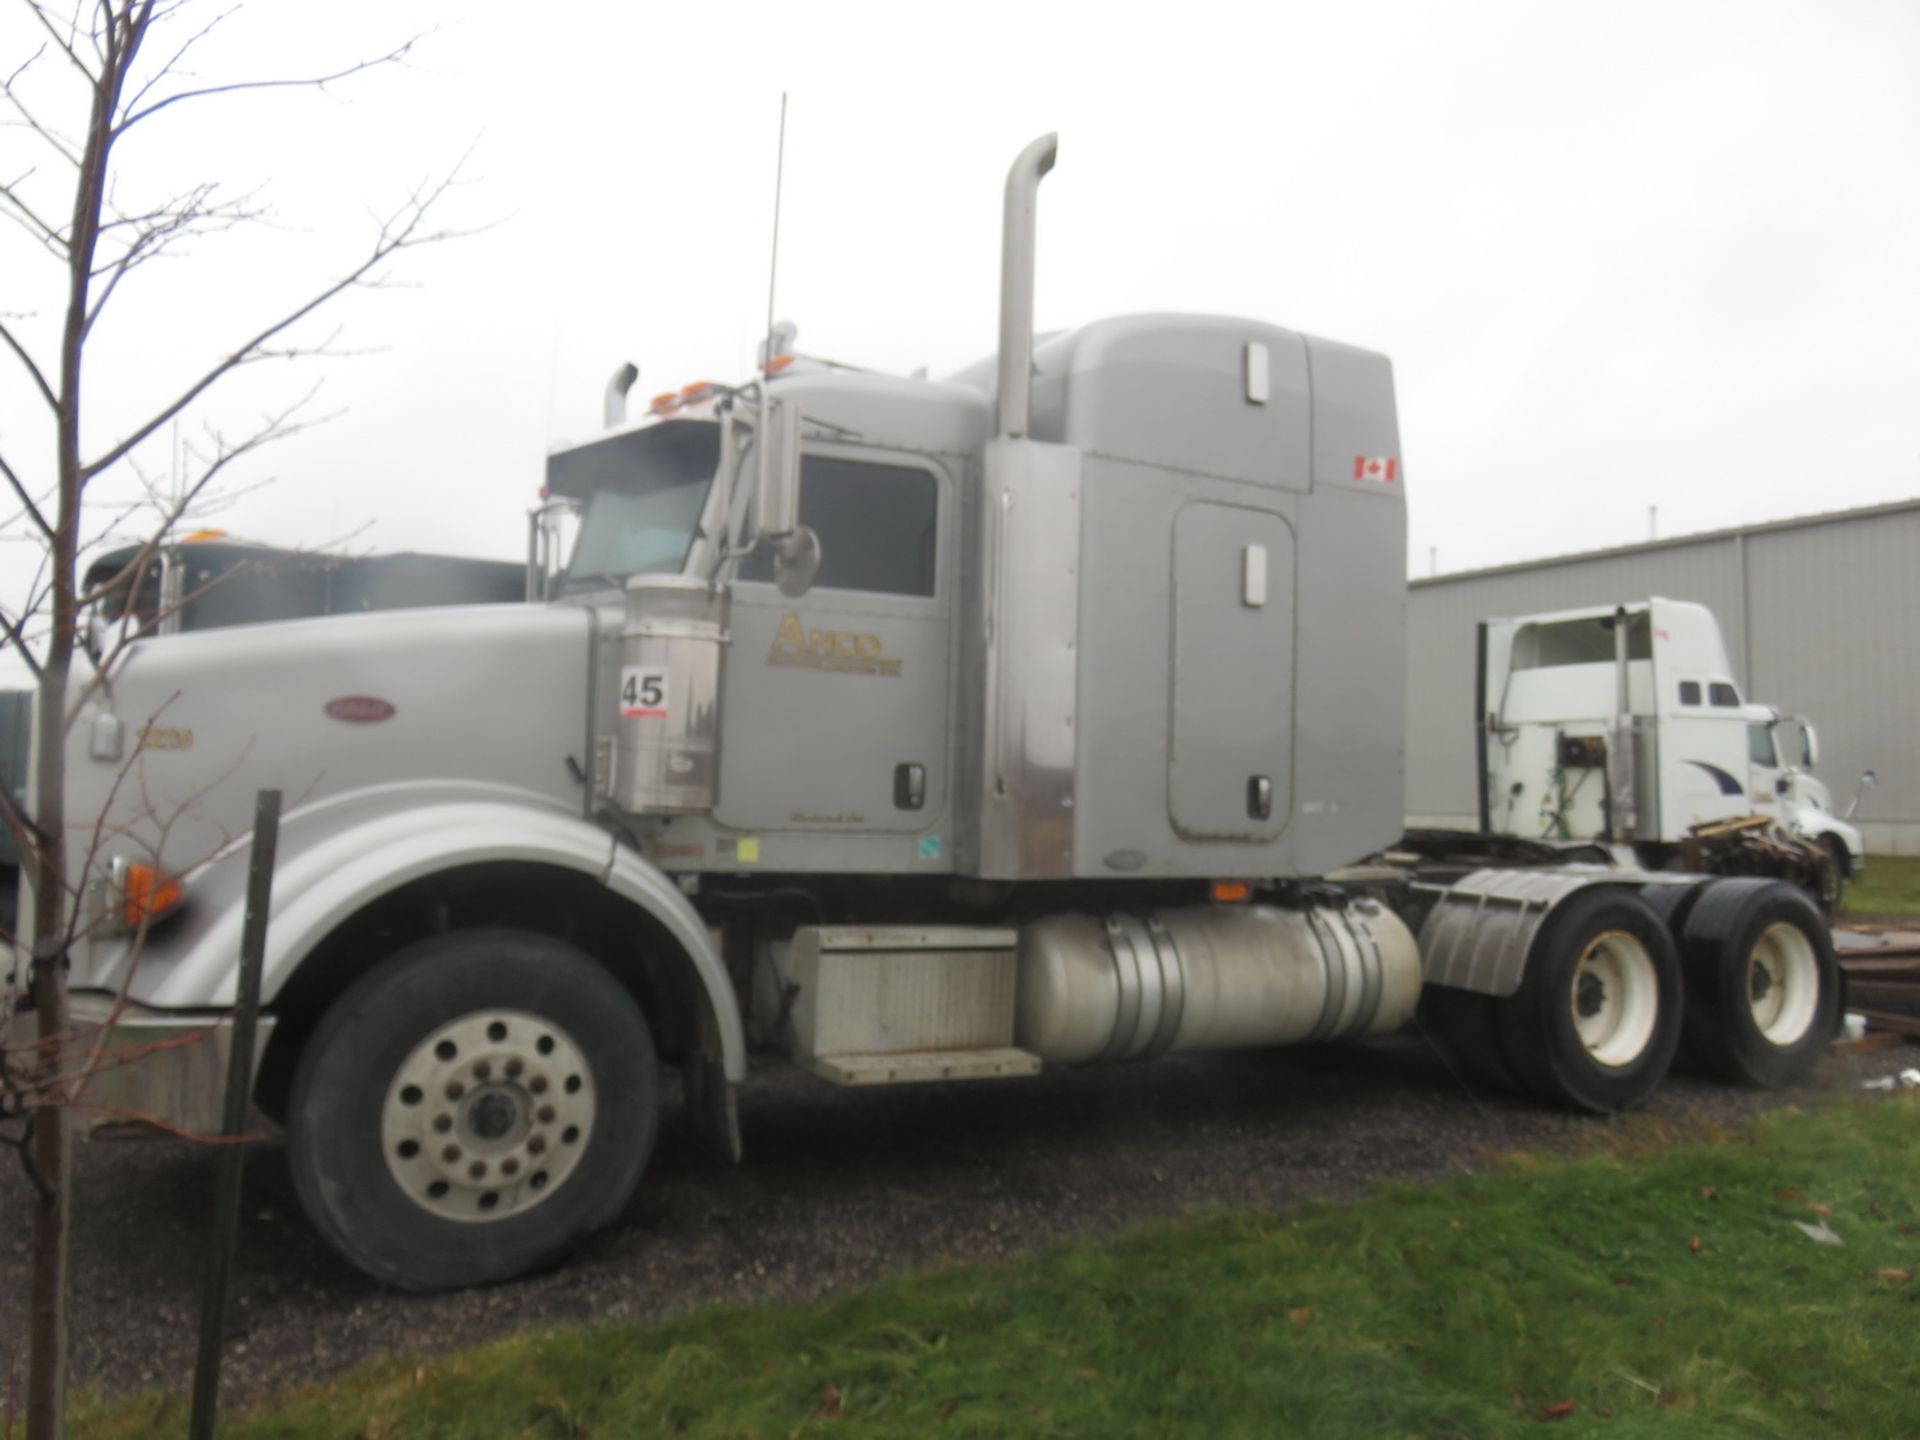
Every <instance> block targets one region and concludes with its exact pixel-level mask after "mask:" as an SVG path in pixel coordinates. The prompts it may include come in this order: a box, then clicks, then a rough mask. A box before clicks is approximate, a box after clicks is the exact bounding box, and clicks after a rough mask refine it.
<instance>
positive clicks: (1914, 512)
mask: <svg viewBox="0 0 1920 1440" xmlns="http://www.w3.org/2000/svg"><path fill="white" fill-rule="evenodd" d="M1652 595H1661V596H1665V597H1667V598H1668V599H1673V600H1697V601H1700V602H1701V603H1703V604H1705V605H1708V606H1711V607H1712V609H1713V612H1714V614H1715V615H1717V616H1718V617H1719V619H1720V630H1721V633H1722V634H1723V635H1724V636H1725V637H1726V642H1727V653H1728V656H1729V658H1730V659H1731V661H1732V664H1733V672H1734V676H1735V678H1736V679H1737V680H1738V681H1739V682H1740V686H1741V691H1742V694H1743V697H1744V698H1746V699H1748V700H1751V701H1756V702H1759V703H1761V704H1768V705H1777V706H1778V707H1780V709H1782V710H1783V711H1786V712H1788V713H1790V714H1802V715H1806V716H1808V717H1809V718H1811V719H1812V720H1813V721H1814V723H1815V724H1816V725H1817V726H1818V728H1819V731H1820V748H1821V755H1820V767H1819V773H1820V775H1821V777H1822V778H1823V779H1825V780H1826V782H1827V784H1828V786H1829V787H1830V788H1831V789H1832V791H1833V798H1834V805H1835V808H1836V809H1840V810H1845V808H1846V806H1847V804H1848V802H1849V801H1850V800H1851V799H1852V798H1853V795H1854V790H1855V785H1856V781H1857V779H1858V777H1859V775H1860V772H1861V771H1863V770H1872V771H1874V772H1875V773H1876V774H1877V775H1878V777H1879V784H1878V785H1877V786H1875V787H1874V788H1873V789H1871V790H1868V791H1867V792H1866V793H1865V795H1864V797H1863V798H1862V800H1861V802H1860V808H1859V810H1858V812H1857V813H1856V814H1855V816H1854V823H1856V824H1857V825H1859V826H1860V828H1861V830H1862V831H1863V832H1864V834H1865V836H1866V842H1867V849H1868V850H1869V851H1872V852H1875V853H1878V854H1896V855H1914V854H1920V500H1909V501H1902V502H1900V503H1898V504H1893V505H1877V506H1873V507H1871V508H1868V509H1863V510H1844V511H1838V512H1835V513H1832V514H1827V515H1810V516H1807V517H1805V518H1802V519H1796V520H1782V521H1778V522H1776V523H1773V524H1767V525H1750V526H1745V527H1742V528H1740V529H1734V530H1716V531H1709V532H1707V533H1704V534H1699V535H1685V536H1680V537H1677V538H1675V539H1672V540H1658V541H1651V542H1649V543H1647V544H1645V545H1634V546H1630V547H1626V548H1623V549H1617V550H1595V551H1590V552H1587V553H1585V554H1578V555H1564V556H1556V557H1554V558H1552V559H1547V560H1538V561H1532V562H1529V563H1526V564H1521V565H1503V566H1499V567H1497V568H1495V569H1490V570H1469V571H1462V572H1461V573H1459V574H1457V575H1440V576H1436V577H1434V578H1433V579H1429V580H1416V581H1414V582H1413V584H1412V587H1411V594H1410V596H1409V601H1410V603H1409V606H1408V615H1407V661H1408V684H1407V811H1408V815H1409V818H1410V820H1411V821H1412V823H1414V824H1444V825H1455V826H1460V825H1464V826H1467V827H1469V828H1471V827H1472V826H1473V825H1474V824H1475V818H1476V813H1477V805H1476V801H1475V796H1474V778H1473V777H1474V746H1473V723H1474V714H1473V711H1474V696H1473V684H1474V679H1473V667H1474V632H1475V626H1476V625H1477V624H1478V622H1479V621H1480V620H1482V619H1485V618H1487V617H1489V616H1511V615H1525V614H1531V613H1534V612H1536V611H1543V610H1565V609H1571V608H1573V607H1575V606H1583V605H1605V604H1611V603H1615V602H1618V601H1623V600H1638V599H1645V598H1647V597H1648V596H1652Z"/></svg>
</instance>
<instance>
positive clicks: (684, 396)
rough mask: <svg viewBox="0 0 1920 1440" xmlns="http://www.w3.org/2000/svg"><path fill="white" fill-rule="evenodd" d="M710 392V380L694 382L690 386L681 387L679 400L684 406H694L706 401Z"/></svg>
mask: <svg viewBox="0 0 1920 1440" xmlns="http://www.w3.org/2000/svg"><path fill="white" fill-rule="evenodd" d="M712 392H713V382H712V381H711V380H696V381H694V382H693V383H692V384H691V385H687V386H684V387H682V389H681V391H680V399H681V401H682V403H684V404H687V405H694V404H697V403H699V402H700V401H702V400H704V399H706V398H707V396H708V395H710V394H711V393H712Z"/></svg>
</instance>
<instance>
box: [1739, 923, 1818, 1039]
mask: <svg viewBox="0 0 1920 1440" xmlns="http://www.w3.org/2000/svg"><path fill="white" fill-rule="evenodd" d="M1746 978H1747V1007H1748V1010H1749V1011H1750V1013H1751V1014H1752V1015H1753V1024H1754V1028H1755V1029H1756V1030H1758V1031H1759V1032H1760V1034H1761V1035H1762V1036H1763V1037H1764V1038H1765V1039H1766V1041H1767V1043H1768V1044H1770V1045H1778V1046H1782V1047H1784V1046H1788V1045H1793V1044H1796V1043H1798V1041H1799V1040H1800V1039H1801V1037H1803V1036H1804V1035H1805V1034H1806V1033H1807V1031H1808V1029H1809V1028H1811V1026H1812V1025H1813V1017H1814V1015H1815V1014H1816V1013H1817V1012H1818V1011H1819V1009H1820V961H1819V958H1818V957H1817V956H1816V955H1815V954H1814V952H1813V942H1812V941H1811V940H1809V939H1808V938H1807V935H1806V932H1805V931H1803V930H1802V929H1801V928H1800V927H1799V926H1798V925H1790V924H1788V923H1787V922H1786V921H1784V920H1778V921H1775V922H1774V923H1773V924H1771V925H1769V926H1767V928H1766V929H1764V930H1762V931H1761V932H1760V938H1759V939H1758V940H1756V941H1754V944H1753V953H1752V954H1750V955H1749V956H1747V977H1746Z"/></svg>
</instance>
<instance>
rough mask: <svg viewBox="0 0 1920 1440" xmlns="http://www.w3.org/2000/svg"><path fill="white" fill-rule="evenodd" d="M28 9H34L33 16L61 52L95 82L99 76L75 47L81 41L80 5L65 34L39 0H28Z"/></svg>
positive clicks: (75, 8) (90, 81)
mask: <svg viewBox="0 0 1920 1440" xmlns="http://www.w3.org/2000/svg"><path fill="white" fill-rule="evenodd" d="M27 9H28V10H30V11H32V12H33V18H34V19H36V20H38V21H39V22H40V28H41V29H43V30H45V31H46V32H47V34H49V35H51V36H52V37H53V43H54V44H56V45H58V46H59V47H60V53H61V54H63V55H65V56H66V57H67V59H69V60H71V61H72V62H73V68H74V69H76V70H78V71H79V72H80V73H81V74H82V75H84V76H86V77H87V81H88V83H89V84H92V83H94V81H95V80H96V78H97V77H96V76H95V75H94V73H93V71H91V70H89V69H88V68H87V65H86V62H85V61H84V60H82V59H81V58H80V52H79V50H78V49H76V48H75V47H76V46H77V45H78V43H79V29H80V8H79V6H77V5H76V6H75V7H74V12H73V24H72V26H71V27H69V29H68V31H67V33H66V34H65V35H64V36H63V35H62V34H61V33H60V31H59V30H58V29H57V28H55V26H54V23H53V20H52V19H51V17H49V16H48V14H47V7H46V6H44V5H42V4H40V3H39V0H27ZM96 58H98V57H97V56H96Z"/></svg>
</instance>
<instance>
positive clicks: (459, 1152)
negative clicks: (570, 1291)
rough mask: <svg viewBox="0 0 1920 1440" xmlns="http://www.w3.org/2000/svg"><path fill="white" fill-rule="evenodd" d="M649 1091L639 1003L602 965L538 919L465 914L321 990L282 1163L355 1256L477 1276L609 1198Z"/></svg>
mask: <svg viewBox="0 0 1920 1440" xmlns="http://www.w3.org/2000/svg"><path fill="white" fill-rule="evenodd" d="M659 1094H660V1084H659V1068H658V1063H657V1061H656V1059H655V1054H654V1047H653V1041H652V1037H651V1034H650V1033H649V1031H648V1028H647V1024H646V1020H645V1018H644V1017H643V1016H642V1015H641V1013H640V1008H639V1006H638V1005H636V1004H635V1003H634V1000H633V997H632V996H631V995H629V994H628V993H627V991H626V989H625V988H624V987H623V986H622V985H621V984H620V983H619V982H618V981H617V980H616V979H614V977H613V976H612V975H611V974H609V973H608V972H607V970H606V969H605V967H603V966H602V965H600V964H599V963H598V962H596V961H595V960H593V959H592V958H591V957H589V956H587V955H585V954H583V953H582V952H580V951H579V950H576V949H575V948H574V947H573V946H571V945H567V944H565V943H563V942H561V941H558V940H555V939H552V938H551V937H549V936H545V935H538V934H534V933H531V932H527V931H518V930H469V931H460V932H455V933H453V934H448V935H440V936H435V937H433V938H432V939H429V940H424V941H421V942H419V943H418V944H415V945H411V946H408V947H407V948H406V949H404V950H401V951H399V952H398V953H396V954H395V955H393V956H392V957H391V958H389V959H387V960H385V961H383V962H382V963H381V964H379V965H378V966H376V967H375V968H374V969H373V970H372V971H370V972H369V973H367V974H366V975H364V976H362V977H361V978H360V979H359V980H358V981H356V982H355V983H354V984H353V985H352V986H350V987H349V988H348V989H347V990H346V992H345V993H344V994H342V995H341V997H340V998H339V999H338V1000H336V1001H335V1002H334V1004H333V1005H332V1006H331V1007H330V1008H329V1009H328V1011H327V1013H326V1015H325V1017H324V1018H323V1019H322V1020H321V1022H320V1025H319V1027H318V1028H317V1029H316V1030H315V1032H314V1034H313V1038H312V1039H311V1041H309V1043H308V1045H307V1047H306V1050H305V1052H304V1053H303V1054H302V1056H301V1058H300V1064H299V1067H298V1069H297V1070H296V1072H295V1075H294V1082H293V1091H292V1103H291V1105H290V1107H289V1117H288V1162H289V1165H290V1167H291V1169H292V1172H293V1182H294V1188H295V1190H296V1191H297V1192H298V1193H299V1196H300V1202H301V1205H302V1207H303V1208H304V1209H305V1210H306V1212H307V1216H308V1218H309V1219H310V1220H311V1221H312V1223H313V1226H314V1228H315V1229H316V1230H318V1231H319V1232H320V1234H321V1236H322V1237H323V1238H324V1239H325V1240H326V1241H327V1242H328V1243H329V1244H330V1245H332V1246H333V1247H334V1249H336V1250H337V1251H339V1252H340V1254H341V1255H343V1256H344V1257H345V1258H346V1259H347V1260H349V1261H350V1262H352V1263H353V1264H354V1265H356V1266H358V1267H359V1268H360V1269H362V1270H364V1271H365V1272H366V1273H367V1274H369V1275H372V1276H374V1277H375V1278H376V1279H380V1280H384V1281H386V1282H387V1283H389V1284H392V1285H397V1286H400V1287H401V1288H403V1289H408V1290H419V1291H434V1290H451V1289H458V1288H462V1287H465V1286H469V1285H485V1284H491V1283H494V1282H498V1281H502V1280H510V1279H513V1278H514V1277H516V1276H519V1275H524V1274H526V1273H527V1272H529V1271H531V1270H535V1269H537V1268H539V1267H541V1266H544V1265H548V1264H551V1263H552V1262H553V1261H555V1260H557V1259H558V1258H559V1257H560V1256H561V1255H563V1254H565V1253H566V1251H567V1250H569V1249H571V1248H572V1247H573V1246H574V1245H575V1244H577V1243H578V1242H579V1241H580V1240H581V1239H582V1238H583V1237H585V1236H586V1235H587V1234H589V1233H590V1232H592V1231H593V1230H596V1229H598V1228H599V1227H601V1226H602V1225H605V1224H606V1223H607V1222H608V1221H610V1220H611V1219H613V1217H614V1216H615V1215H617V1214H618V1213H619V1212H620V1210H621V1209H622V1208H623V1207H624V1206H625V1205H626V1203H627V1201H628V1200H629V1199H630V1198H631V1197H632V1195H633V1192H634V1188H635V1187H636V1186H637V1185H638V1184H639V1180H640V1175H641V1172H642V1171H643V1170H644V1169H645V1168H646V1164H647V1160H648V1157H649V1156H650V1155H651V1153H652V1150H653V1143H654V1137H655V1134H656V1132H657V1130H658V1126H659Z"/></svg>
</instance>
